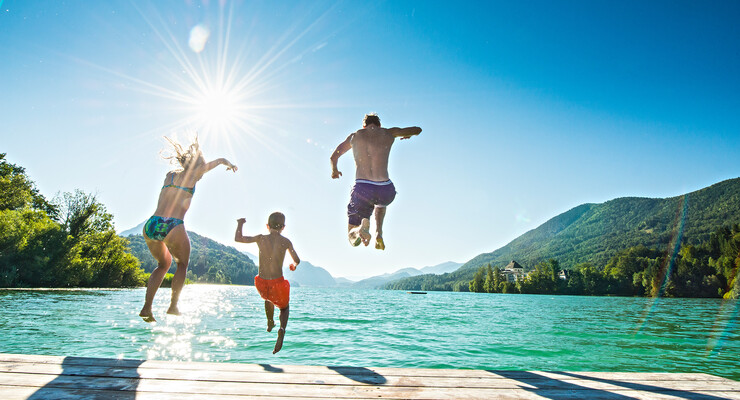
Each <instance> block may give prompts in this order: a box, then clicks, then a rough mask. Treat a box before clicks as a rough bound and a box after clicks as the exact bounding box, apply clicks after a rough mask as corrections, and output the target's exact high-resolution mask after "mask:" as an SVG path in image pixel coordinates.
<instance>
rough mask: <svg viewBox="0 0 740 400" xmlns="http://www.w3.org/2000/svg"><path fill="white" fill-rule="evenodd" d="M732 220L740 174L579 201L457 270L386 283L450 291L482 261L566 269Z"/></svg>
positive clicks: (739, 209)
mask: <svg viewBox="0 0 740 400" xmlns="http://www.w3.org/2000/svg"><path fill="white" fill-rule="evenodd" d="M735 223H740V178H735V179H730V180H726V181H723V182H720V183H717V184H714V185H712V186H709V187H707V188H704V189H701V190H697V191H695V192H691V193H688V194H684V195H681V196H676V197H670V198H665V199H653V198H640V197H625V198H618V199H614V200H610V201H607V202H605V203H601V204H582V205H580V206H577V207H575V208H573V209H571V210H568V211H566V212H564V213H562V214H560V215H558V216H556V217H554V218H552V219H550V220H549V221H547V222H545V223H544V224H542V225H540V226H539V227H537V228H535V229H533V230H531V231H529V232H526V233H525V234H523V235H521V236H519V237H518V238H516V239H514V240H512V241H511V242H510V243H509V244H507V245H506V246H504V247H502V248H500V249H498V250H496V251H493V252H491V253H483V254H480V255H478V256H476V257H474V258H473V259H471V260H470V261H468V262H466V263H465V264H464V265H463V266H462V267H460V268H459V269H458V270H457V271H455V272H452V273H449V274H443V275H441V276H432V275H421V276H416V277H410V278H406V279H404V280H402V281H398V282H395V283H394V284H393V285H386V286H385V287H386V288H390V287H393V288H395V289H403V290H414V289H420V288H421V287H422V286H424V287H425V288H426V290H435V289H436V290H453V289H455V288H456V286H457V287H458V288H459V287H460V286H459V285H460V284H465V285H467V281H470V279H472V277H473V275H474V273H475V271H477V270H478V268H480V267H481V266H484V265H486V264H488V263H490V264H491V265H492V266H498V267H503V266H504V265H505V264H507V263H509V262H510V261H511V260H516V261H517V262H519V263H520V264H521V265H522V266H524V268H525V270H529V269H532V268H533V267H534V266H535V265H536V264H537V263H539V262H541V261H546V260H548V259H551V258H552V259H556V260H557V261H558V262H559V263H560V266H561V267H563V268H566V269H568V268H572V267H574V266H576V265H578V264H581V263H586V262H588V263H592V264H594V265H596V266H597V267H602V266H604V265H605V263H606V262H607V261H608V260H609V259H611V258H612V257H613V256H614V255H615V254H617V252H619V251H620V250H624V249H628V248H631V247H634V246H638V245H643V246H646V247H648V248H655V249H659V250H665V249H667V248H668V247H669V245H670V244H671V243H672V240H674V238H676V237H679V236H680V240H681V243H683V244H694V243H699V242H703V241H706V240H708V238H709V236H710V234H711V233H712V232H714V231H715V230H716V229H718V228H719V227H721V226H726V225H729V224H735Z"/></svg>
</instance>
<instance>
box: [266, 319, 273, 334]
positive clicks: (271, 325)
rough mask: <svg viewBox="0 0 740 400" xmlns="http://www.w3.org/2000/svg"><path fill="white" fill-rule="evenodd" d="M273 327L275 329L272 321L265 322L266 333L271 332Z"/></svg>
mask: <svg viewBox="0 0 740 400" xmlns="http://www.w3.org/2000/svg"><path fill="white" fill-rule="evenodd" d="M274 327H275V321H273V320H269V321H267V331H268V332H272V328H274Z"/></svg>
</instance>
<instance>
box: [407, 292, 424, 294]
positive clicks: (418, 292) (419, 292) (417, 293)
mask: <svg viewBox="0 0 740 400" xmlns="http://www.w3.org/2000/svg"><path fill="white" fill-rule="evenodd" d="M406 293H408V294H427V292H406Z"/></svg>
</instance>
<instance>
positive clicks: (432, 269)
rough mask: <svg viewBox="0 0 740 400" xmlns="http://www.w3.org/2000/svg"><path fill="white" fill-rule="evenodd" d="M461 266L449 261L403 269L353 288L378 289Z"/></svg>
mask: <svg viewBox="0 0 740 400" xmlns="http://www.w3.org/2000/svg"><path fill="white" fill-rule="evenodd" d="M461 265H462V264H461V263H456V262H452V261H448V262H446V263H442V264H438V265H432V266H429V267H424V268H421V269H416V268H403V269H400V270H398V271H396V272H392V273H387V274H383V275H378V276H373V277H370V278H367V279H363V280H361V281H357V282H355V283H354V284H353V285H352V287H353V288H355V289H377V288H379V287H381V286H383V285H385V284H387V283H390V282H393V281H397V280H399V279H404V278H409V277H412V276H418V275H422V274H443V273H446V272H452V271H454V270H456V269H458V268H460V266H461Z"/></svg>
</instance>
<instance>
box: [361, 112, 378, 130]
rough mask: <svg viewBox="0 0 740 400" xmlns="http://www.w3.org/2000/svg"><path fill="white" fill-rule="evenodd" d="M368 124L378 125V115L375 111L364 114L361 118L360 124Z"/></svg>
mask: <svg viewBox="0 0 740 400" xmlns="http://www.w3.org/2000/svg"><path fill="white" fill-rule="evenodd" d="M370 124H373V125H377V126H378V127H380V117H378V114H376V113H370V114H365V119H363V120H362V126H368V125H370Z"/></svg>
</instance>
